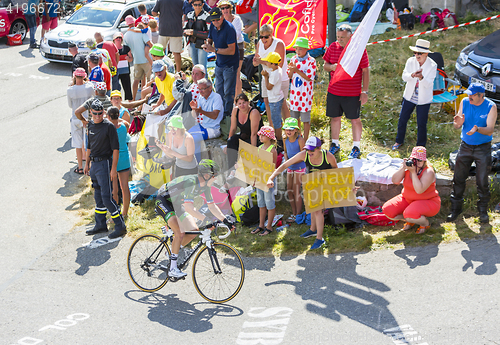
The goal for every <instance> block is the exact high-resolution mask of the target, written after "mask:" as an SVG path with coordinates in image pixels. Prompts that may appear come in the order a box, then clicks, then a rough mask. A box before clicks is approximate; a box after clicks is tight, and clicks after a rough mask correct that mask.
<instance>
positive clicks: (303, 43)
mask: <svg viewBox="0 0 500 345" xmlns="http://www.w3.org/2000/svg"><path fill="white" fill-rule="evenodd" d="M293 46H294V47H300V48H306V49H309V40H308V39H307V38H306V37H299V38H297V40H296V41H295V44H294V45H293Z"/></svg>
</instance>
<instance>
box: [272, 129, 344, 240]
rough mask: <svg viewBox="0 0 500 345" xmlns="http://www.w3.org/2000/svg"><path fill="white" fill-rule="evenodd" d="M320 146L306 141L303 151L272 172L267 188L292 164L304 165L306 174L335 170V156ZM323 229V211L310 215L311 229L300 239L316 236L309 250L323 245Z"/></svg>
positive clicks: (319, 140) (314, 141) (314, 140)
mask: <svg viewBox="0 0 500 345" xmlns="http://www.w3.org/2000/svg"><path fill="white" fill-rule="evenodd" d="M321 145H323V141H322V140H321V139H319V138H317V137H309V139H307V141H306V144H305V145H304V150H302V151H300V152H299V153H297V154H296V155H295V156H293V157H292V158H290V159H288V160H287V161H286V162H285V163H283V164H281V165H280V166H279V168H278V169H276V170H274V172H273V173H272V174H271V176H270V177H269V180H268V181H267V186H268V187H269V188H271V187H274V178H275V177H276V176H277V175H279V174H281V173H282V172H283V171H284V170H285V169H286V168H288V167H290V166H291V165H293V164H297V163H300V162H305V163H306V172H307V173H311V172H313V171H317V170H327V169H335V168H337V161H336V160H335V156H334V155H333V154H332V153H331V152H329V151H327V150H323V149H321ZM324 228H325V215H324V210H323V209H322V210H318V211H314V212H312V213H311V228H310V229H309V230H307V231H306V232H304V233H303V234H302V235H300V237H302V238H308V237H311V236H316V240H315V241H314V243H313V245H312V246H311V249H318V248H320V247H321V246H322V245H323V244H324V243H325V240H324V239H323V230H324Z"/></svg>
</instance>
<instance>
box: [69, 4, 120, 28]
mask: <svg viewBox="0 0 500 345" xmlns="http://www.w3.org/2000/svg"><path fill="white" fill-rule="evenodd" d="M119 15H120V10H116V9H110V8H100V7H95V6H93V7H87V6H85V7H82V8H81V9H80V10H78V11H76V12H75V13H74V14H73V15H72V16H71V17H70V18H69V19H68V20H67V21H66V23H67V24H75V25H88V26H99V27H112V26H113V24H114V23H115V22H116V20H117V19H118V16H119Z"/></svg>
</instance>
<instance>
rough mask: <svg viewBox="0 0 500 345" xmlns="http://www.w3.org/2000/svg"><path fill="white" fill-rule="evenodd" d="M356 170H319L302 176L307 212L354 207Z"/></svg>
mask: <svg viewBox="0 0 500 345" xmlns="http://www.w3.org/2000/svg"><path fill="white" fill-rule="evenodd" d="M353 188H354V169H353V168H352V167H350V168H339V169H328V170H318V171H315V172H312V173H310V174H304V175H302V191H303V193H304V204H305V206H306V212H307V213H311V212H314V211H319V210H322V209H326V208H335V207H344V206H354V205H356V195H355V194H354V192H353Z"/></svg>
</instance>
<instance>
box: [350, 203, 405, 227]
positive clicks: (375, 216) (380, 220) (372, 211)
mask: <svg viewBox="0 0 500 345" xmlns="http://www.w3.org/2000/svg"><path fill="white" fill-rule="evenodd" d="M358 217H359V219H361V220H364V221H366V222H367V223H370V224H372V225H378V226H391V225H395V224H396V223H397V221H394V220H391V219H389V218H387V216H386V215H385V214H384V212H382V207H381V206H366V207H365V208H364V210H363V211H361V212H358Z"/></svg>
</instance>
